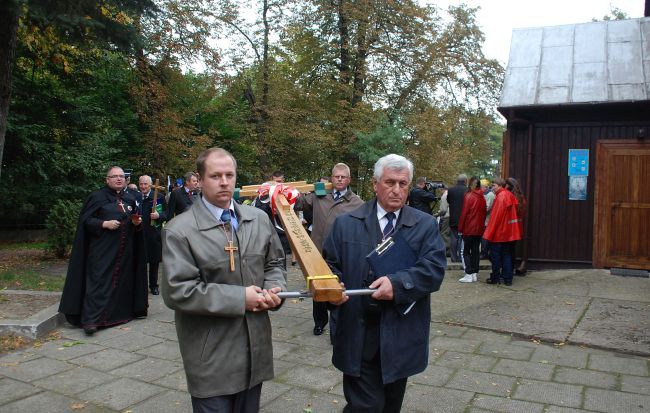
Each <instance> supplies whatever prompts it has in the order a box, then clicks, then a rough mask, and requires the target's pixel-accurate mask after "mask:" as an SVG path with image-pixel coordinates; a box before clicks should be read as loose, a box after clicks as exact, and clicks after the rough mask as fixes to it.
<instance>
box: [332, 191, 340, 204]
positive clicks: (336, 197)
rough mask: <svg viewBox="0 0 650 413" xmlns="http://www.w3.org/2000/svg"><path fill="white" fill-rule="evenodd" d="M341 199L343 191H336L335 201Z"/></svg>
mask: <svg viewBox="0 0 650 413" xmlns="http://www.w3.org/2000/svg"><path fill="white" fill-rule="evenodd" d="M339 199H341V193H340V192H339V191H336V192H334V202H336V201H338V200H339Z"/></svg>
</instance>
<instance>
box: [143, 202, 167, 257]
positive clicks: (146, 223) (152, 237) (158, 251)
mask: <svg viewBox="0 0 650 413" xmlns="http://www.w3.org/2000/svg"><path fill="white" fill-rule="evenodd" d="M153 194H154V191H150V192H149V194H148V196H147V197H146V198H143V194H142V193H138V212H139V213H140V215H142V228H141V229H140V231H139V232H138V235H139V240H140V242H141V243H142V246H143V250H142V251H143V253H144V260H145V262H147V263H150V264H151V263H157V262H160V261H162V238H161V236H160V231H161V229H162V223H163V222H164V220H165V217H166V215H165V211H166V210H167V205H166V203H165V197H164V196H163V195H162V194H160V193H159V194H158V199H157V202H156V206H157V208H156V210H157V211H158V214H159V215H160V218H159V219H157V220H154V225H151V218H150V216H149V214H151V207H152V204H153V202H152V201H153Z"/></svg>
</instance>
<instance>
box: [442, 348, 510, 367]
mask: <svg viewBox="0 0 650 413" xmlns="http://www.w3.org/2000/svg"><path fill="white" fill-rule="evenodd" d="M498 360H499V359H498V358H496V357H490V356H482V355H480V354H468V353H457V352H455V351H446V352H445V353H444V354H442V355H441V356H440V357H439V358H438V360H436V361H435V364H436V365H439V366H444V367H451V368H466V369H471V370H477V371H485V372H487V371H490V370H492V367H493V366H494V365H495V364H496V363H497V361H498Z"/></svg>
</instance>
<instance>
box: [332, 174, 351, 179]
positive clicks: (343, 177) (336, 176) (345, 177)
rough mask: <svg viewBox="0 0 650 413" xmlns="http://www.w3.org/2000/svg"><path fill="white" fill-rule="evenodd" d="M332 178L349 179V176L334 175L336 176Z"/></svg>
mask: <svg viewBox="0 0 650 413" xmlns="http://www.w3.org/2000/svg"><path fill="white" fill-rule="evenodd" d="M332 178H334V179H348V178H349V176H347V175H334V176H332Z"/></svg>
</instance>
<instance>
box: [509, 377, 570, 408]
mask: <svg viewBox="0 0 650 413" xmlns="http://www.w3.org/2000/svg"><path fill="white" fill-rule="evenodd" d="M582 391H583V387H582V386H574V385H571V384H560V383H548V382H543V381H539V380H529V379H522V380H521V381H520V382H519V385H518V386H517V387H516V389H515V391H514V393H513V394H512V398H514V399H519V400H528V401H532V402H538V403H548V404H554V405H556V406H562V407H581V403H582Z"/></svg>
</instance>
